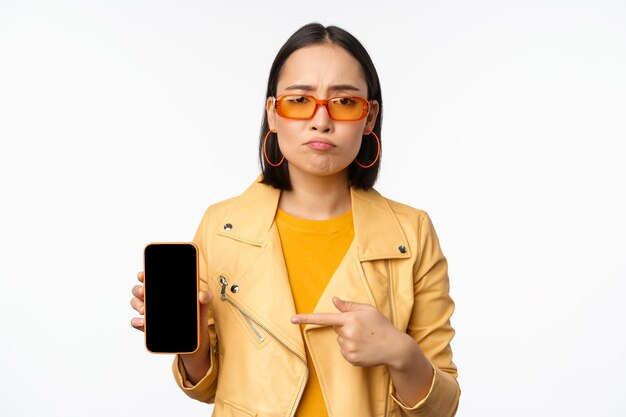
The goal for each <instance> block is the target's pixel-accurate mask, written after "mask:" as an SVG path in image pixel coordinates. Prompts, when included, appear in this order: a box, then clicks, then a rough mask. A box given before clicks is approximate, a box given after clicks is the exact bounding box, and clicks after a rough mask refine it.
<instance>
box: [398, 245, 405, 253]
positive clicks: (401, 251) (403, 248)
mask: <svg viewBox="0 0 626 417" xmlns="http://www.w3.org/2000/svg"><path fill="white" fill-rule="evenodd" d="M398 250H399V251H400V253H406V247H405V246H404V245H400V246H398Z"/></svg>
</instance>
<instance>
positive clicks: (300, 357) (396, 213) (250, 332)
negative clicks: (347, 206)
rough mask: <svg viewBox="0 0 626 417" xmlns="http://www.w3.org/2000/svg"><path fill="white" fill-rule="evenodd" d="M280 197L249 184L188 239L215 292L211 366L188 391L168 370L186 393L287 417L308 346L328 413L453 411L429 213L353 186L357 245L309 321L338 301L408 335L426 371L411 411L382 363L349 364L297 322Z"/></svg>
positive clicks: (445, 297)
mask: <svg viewBox="0 0 626 417" xmlns="http://www.w3.org/2000/svg"><path fill="white" fill-rule="evenodd" d="M280 193H281V191H280V190H277V189H274V188H272V187H270V186H268V185H264V184H261V183H260V182H258V179H257V181H255V183H253V184H252V185H251V186H250V187H249V188H248V189H247V190H246V191H245V192H244V193H243V194H242V195H240V196H238V197H235V198H231V199H229V200H226V201H222V202H220V203H217V204H214V205H212V206H210V207H209V208H208V209H207V210H206V212H205V213H204V216H203V218H202V221H201V223H200V225H199V227H198V230H197V232H196V235H195V237H194V242H195V243H196V245H197V246H198V248H199V250H200V281H201V282H200V285H201V288H202V289H204V290H207V289H208V290H209V291H211V292H212V293H213V295H214V300H213V303H212V308H211V313H210V315H209V319H208V323H206V325H208V327H209V335H210V342H211V367H210V369H209V370H208V372H207V374H206V375H205V376H204V377H203V378H202V380H200V381H199V382H198V383H197V384H196V385H195V386H193V385H192V384H191V383H190V382H189V381H187V379H186V374H185V370H184V367H183V364H182V361H181V360H180V358H179V357H178V355H176V357H175V359H174V362H173V364H172V370H173V373H174V377H175V379H176V382H177V384H178V386H179V387H180V388H181V389H182V390H183V391H184V392H185V394H187V395H188V396H189V397H191V398H194V399H196V400H199V401H203V402H207V403H214V404H215V407H214V413H213V415H214V416H218V417H249V416H260V417H261V416H263V417H265V416H268V417H270V416H271V417H274V416H275V417H279V416H280V417H291V416H294V414H295V412H296V408H297V406H298V403H299V401H300V398H301V396H302V392H303V390H304V387H305V385H306V383H307V378H308V369H307V365H306V356H305V350H304V344H305V343H306V344H307V347H308V348H309V350H310V352H311V356H312V358H313V362H314V366H315V369H316V371H317V374H318V377H319V381H320V386H321V389H322V394H323V396H324V401H325V403H326V407H327V409H328V415H329V417H374V416H385V417H387V416H429V417H435V416H436V417H451V416H453V415H454V414H455V413H456V409H457V406H458V401H459V395H460V390H459V386H458V383H457V369H456V366H455V364H454V363H453V362H452V351H451V348H450V340H451V339H452V337H453V336H454V329H453V328H452V327H451V325H450V316H451V315H452V312H453V311H454V303H453V301H452V299H451V298H450V296H449V282H448V265H447V261H446V258H445V257H444V255H443V253H442V252H441V249H440V247H439V241H438V239H437V235H436V233H435V230H434V228H433V226H432V223H431V221H430V218H429V216H428V214H427V213H426V212H424V211H422V210H418V209H414V208H412V207H409V206H406V205H403V204H400V203H397V202H394V201H391V200H389V199H386V198H384V197H383V196H381V195H380V194H379V193H378V192H377V191H375V190H373V189H371V190H369V191H363V190H357V189H351V198H352V212H353V221H354V234H355V237H354V241H353V242H352V244H351V246H350V248H349V249H348V251H347V253H346V255H345V257H344V259H343V260H342V261H341V264H340V265H339V267H338V268H337V270H336V272H335V273H334V275H333V276H332V278H331V279H330V281H329V283H328V285H327V287H326V289H325V290H324V292H323V294H322V296H321V297H320V299H319V302H318V304H317V307H316V308H315V311H314V312H315V313H318V312H337V310H336V308H335V307H334V305H333V303H332V296H334V295H336V296H338V297H340V298H342V299H344V300H350V301H356V302H361V303H369V304H372V305H374V306H375V307H376V308H377V309H378V310H380V311H381V312H382V313H383V314H384V315H385V316H386V317H387V318H388V319H389V320H390V321H391V323H393V324H394V325H395V326H396V327H397V328H399V329H401V330H403V331H405V332H406V333H408V334H409V335H410V336H412V337H413V339H415V341H416V342H417V343H418V344H419V346H420V348H421V349H422V351H423V352H424V354H425V355H426V357H427V358H428V359H429V360H430V362H431V364H432V366H433V368H434V372H435V374H434V379H433V383H432V386H431V388H430V391H429V393H428V395H427V396H426V397H425V398H424V399H423V400H422V401H420V402H419V403H418V404H416V405H415V406H413V407H407V406H405V405H404V404H402V403H401V402H400V400H398V398H397V397H396V396H395V390H394V387H393V384H392V383H391V378H390V376H389V372H388V370H387V367H386V366H374V367H359V366H353V365H352V364H350V363H349V362H348V361H346V360H345V359H344V357H343V356H342V355H341V353H340V351H339V347H338V344H337V335H336V333H335V332H334V330H333V329H332V328H329V327H321V326H317V325H312V324H308V325H306V327H305V328H304V337H303V336H302V334H301V332H300V329H299V326H298V325H294V324H292V323H291V321H290V318H291V317H292V316H293V315H294V314H296V311H295V308H294V304H293V299H292V295H291V288H290V286H289V279H288V276H287V271H286V269H285V263H284V260H283V255H282V249H281V244H280V239H279V236H278V231H277V229H276V224H275V222H274V216H275V213H276V209H277V207H278V201H279V197H280Z"/></svg>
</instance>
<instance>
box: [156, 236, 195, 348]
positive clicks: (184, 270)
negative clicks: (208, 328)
mask: <svg viewBox="0 0 626 417" xmlns="http://www.w3.org/2000/svg"><path fill="white" fill-rule="evenodd" d="M197 259H198V255H197V248H196V246H195V245H194V244H192V243H151V244H149V245H147V246H146V247H145V249H144V303H145V304H144V317H145V320H144V330H145V338H146V347H147V349H148V350H149V351H150V352H155V353H189V352H194V351H195V350H196V349H197V347H198V344H199V331H198V330H199V307H200V306H199V303H198V260H197Z"/></svg>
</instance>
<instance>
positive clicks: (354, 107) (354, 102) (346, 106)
mask: <svg viewBox="0 0 626 417" xmlns="http://www.w3.org/2000/svg"><path fill="white" fill-rule="evenodd" d="M328 111H329V112H330V115H331V117H332V118H333V119H335V120H358V119H361V118H362V117H363V115H364V112H365V108H364V106H363V102H362V101H361V100H359V99H357V98H354V97H336V98H334V99H332V100H331V101H329V102H328Z"/></svg>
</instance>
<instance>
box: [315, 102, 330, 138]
mask: <svg viewBox="0 0 626 417" xmlns="http://www.w3.org/2000/svg"><path fill="white" fill-rule="evenodd" d="M332 127H333V120H332V119H331V118H330V114H328V107H326V104H318V106H317V107H316V108H315V113H313V117H312V118H311V129H312V130H320V131H323V132H328V131H330V130H331V128H332Z"/></svg>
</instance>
